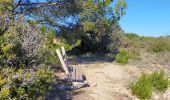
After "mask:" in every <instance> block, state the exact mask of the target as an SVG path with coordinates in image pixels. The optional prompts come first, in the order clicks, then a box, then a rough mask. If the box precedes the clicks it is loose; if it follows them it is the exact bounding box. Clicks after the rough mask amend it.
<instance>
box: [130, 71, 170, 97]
mask: <svg viewBox="0 0 170 100" xmlns="http://www.w3.org/2000/svg"><path fill="white" fill-rule="evenodd" d="M168 86H169V79H168V78H167V76H166V75H165V72H164V70H161V71H155V72H153V73H152V74H150V75H147V74H142V76H141V77H140V78H139V80H138V81H137V82H134V83H132V86H131V90H132V93H133V94H134V95H136V96H137V97H138V98H139V99H149V98H150V97H151V95H152V90H153V88H155V89H156V90H158V91H160V92H165V91H166V90H167V89H168Z"/></svg>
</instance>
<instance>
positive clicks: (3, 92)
mask: <svg viewBox="0 0 170 100" xmlns="http://www.w3.org/2000/svg"><path fill="white" fill-rule="evenodd" d="M9 95H10V90H9V88H1V91H0V98H1V99H3V100H8V99H9Z"/></svg>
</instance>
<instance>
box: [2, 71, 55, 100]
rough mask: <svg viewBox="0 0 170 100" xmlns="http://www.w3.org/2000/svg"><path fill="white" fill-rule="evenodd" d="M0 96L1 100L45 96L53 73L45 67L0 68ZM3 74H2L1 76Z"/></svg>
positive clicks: (18, 99)
mask: <svg viewBox="0 0 170 100" xmlns="http://www.w3.org/2000/svg"><path fill="white" fill-rule="evenodd" d="M0 73H1V78H0V83H1V86H0V98H1V99H3V100H9V98H11V99H12V100H13V99H15V100H28V99H30V100H36V99H37V98H39V97H43V98H44V96H45V94H47V92H48V91H49V90H50V89H51V87H52V84H53V82H54V73H53V72H52V71H51V70H49V69H47V68H39V69H36V70H35V71H33V70H32V69H17V70H16V69H14V68H3V69H1V70H0ZM2 75H3V76H2Z"/></svg>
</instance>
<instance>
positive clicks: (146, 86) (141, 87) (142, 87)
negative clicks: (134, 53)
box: [131, 74, 152, 100]
mask: <svg viewBox="0 0 170 100" xmlns="http://www.w3.org/2000/svg"><path fill="white" fill-rule="evenodd" d="M131 90H132V93H133V94H134V95H136V96H137V97H138V98H139V99H144V100H145V99H149V98H150V97H151V96H152V84H151V82H150V80H149V78H148V76H147V75H146V74H142V76H141V77H140V78H139V80H138V81H137V82H135V83H133V84H132V86H131Z"/></svg>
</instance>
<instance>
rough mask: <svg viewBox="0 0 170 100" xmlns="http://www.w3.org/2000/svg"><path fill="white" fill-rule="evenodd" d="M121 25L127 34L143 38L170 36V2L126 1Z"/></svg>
mask: <svg viewBox="0 0 170 100" xmlns="http://www.w3.org/2000/svg"><path fill="white" fill-rule="evenodd" d="M126 1H127V4H128V8H127V12H126V15H125V16H124V17H123V18H122V19H121V21H120V25H121V27H122V28H123V30H124V31H125V32H133V33H137V34H139V35H141V36H154V37H157V36H161V35H166V34H169V35H170V0H126Z"/></svg>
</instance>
